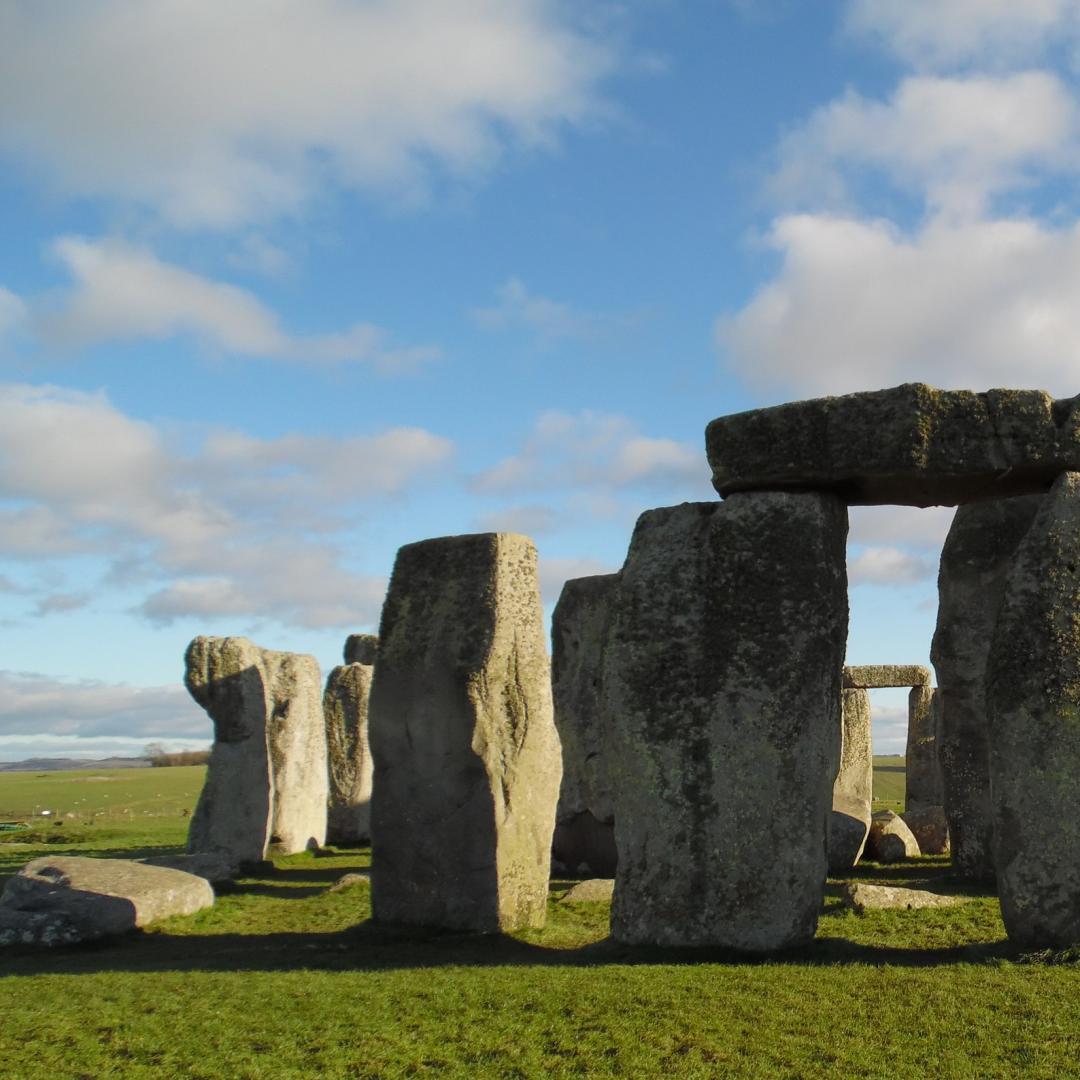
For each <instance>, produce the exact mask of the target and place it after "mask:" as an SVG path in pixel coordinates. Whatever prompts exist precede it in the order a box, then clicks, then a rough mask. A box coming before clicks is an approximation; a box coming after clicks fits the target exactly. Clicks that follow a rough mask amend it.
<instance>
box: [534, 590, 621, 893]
mask: <svg viewBox="0 0 1080 1080" xmlns="http://www.w3.org/2000/svg"><path fill="white" fill-rule="evenodd" d="M618 586H619V575H618V574H600V575H596V576H594V577H586V578H574V579H572V580H570V581H567V582H566V584H565V585H564V586H563V590H562V594H561V595H560V596H559V602H558V603H557V604H556V605H555V611H554V613H553V615H552V621H551V641H552V648H551V684H552V696H553V700H554V705H555V726H556V727H557V728H558V730H559V740H560V741H561V743H562V760H563V777H562V786H561V788H560V789H559V806H558V811H557V813H556V816H555V834H554V837H553V840H552V852H551V854H552V858H553V859H555V860H557V861H558V862H560V863H562V864H563V865H564V866H566V867H568V868H570V869H575V868H577V867H578V866H580V865H582V864H585V865H586V866H587V867H588V868H589V869H590V870H591V871H592V873H594V874H600V875H601V876H603V877H611V876H613V875H614V873H615V861H616V856H615V833H614V820H615V814H614V810H613V807H612V799H611V791H610V788H609V784H608V781H607V777H606V775H605V772H604V768H603V765H604V739H605V731H606V728H605V723H604V690H603V666H604V647H605V644H606V641H607V634H608V628H609V624H610V621H611V606H612V599H613V597H614V595H615V592H616V590H617V589H618Z"/></svg>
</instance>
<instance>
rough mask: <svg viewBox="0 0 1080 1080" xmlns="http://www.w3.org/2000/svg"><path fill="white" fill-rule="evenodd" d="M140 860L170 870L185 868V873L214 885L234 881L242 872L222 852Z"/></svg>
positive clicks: (153, 857) (237, 865)
mask: <svg viewBox="0 0 1080 1080" xmlns="http://www.w3.org/2000/svg"><path fill="white" fill-rule="evenodd" d="M139 862H142V863H145V864H146V865H147V866H164V867H166V868H167V869H169V870H183V871H184V873H185V874H194V875H195V876H196V877H201V878H205V879H206V880H207V881H209V882H211V883H212V884H214V885H218V884H221V883H223V882H226V881H233V880H234V879H235V878H236V877H237V876H238V875H239V873H240V866H239V864H238V863H235V862H233V861H232V860H230V859H228V858H227V857H225V856H224V855H223V854H222V853H221V852H204V853H201V854H198V855H152V856H151V857H149V858H147V859H140V860H139Z"/></svg>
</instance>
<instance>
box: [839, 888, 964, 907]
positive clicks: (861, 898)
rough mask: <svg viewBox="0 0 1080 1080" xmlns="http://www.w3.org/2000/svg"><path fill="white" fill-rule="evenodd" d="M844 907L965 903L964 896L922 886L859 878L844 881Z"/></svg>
mask: <svg viewBox="0 0 1080 1080" xmlns="http://www.w3.org/2000/svg"><path fill="white" fill-rule="evenodd" d="M840 899H841V901H842V902H843V904H844V907H847V908H851V909H852V910H853V911H857V912H859V913H860V914H862V912H864V911H885V910H888V909H892V908H900V909H906V910H908V911H914V910H916V909H918V908H940V907H954V906H955V905H956V904H963V903H966V902H967V901H968V900H969V899H970V898H969V897H966V896H944V895H942V894H941V893H933V892H927V891H926V890H925V889H900V888H895V887H893V886H892V885H867V884H865V883H863V882H861V881H858V882H848V883H847V884H846V885H844V887H843V888H842V889H841V892H840Z"/></svg>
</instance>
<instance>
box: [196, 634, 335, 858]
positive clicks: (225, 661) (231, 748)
mask: <svg viewBox="0 0 1080 1080" xmlns="http://www.w3.org/2000/svg"><path fill="white" fill-rule="evenodd" d="M185 659H186V666H187V670H186V673H185V676H184V682H185V685H186V686H187V688H188V690H189V691H190V692H191V695H192V697H194V698H195V700H196V701H197V702H198V703H199V704H200V705H201V706H202V707H203V708H204V709H205V710H206V711H207V712H208V713H209V714H210V718H211V719H212V720H213V721H214V746H213V749H212V751H211V754H210V764H209V767H208V769H207V773H206V781H205V784H204V786H203V790H202V794H201V795H200V796H199V802H198V805H197V806H196V808H195V813H194V815H193V816H192V819H191V828H190V831H189V833H188V851H189V852H191V853H192V854H196V853H208V852H216V853H220V854H221V855H222V856H223V857H225V858H226V859H228V860H229V861H230V862H232V863H234V864H239V863H247V862H257V861H259V860H261V859H263V858H265V857H266V855H267V853H268V851H270V850H271V849H273V850H275V851H279V852H282V853H285V854H288V853H291V852H296V851H303V850H305V849H307V848H312V847H318V846H321V845H322V844H323V843H325V840H326V798H327V773H326V732H325V726H324V721H323V711H322V700H321V699H322V679H321V677H320V674H319V665H318V664H317V663H316V662H315V659H314V658H313V657H310V656H300V655H297V654H295V653H287V652H273V651H271V650H269V649H260V648H259V647H258V646H257V645H253V644H252V643H251V642H250V641H248V640H247V638H242V637H226V638H215V637H197V638H195V640H194V641H192V643H191V644H190V645H189V646H188V650H187V655H186V658H185Z"/></svg>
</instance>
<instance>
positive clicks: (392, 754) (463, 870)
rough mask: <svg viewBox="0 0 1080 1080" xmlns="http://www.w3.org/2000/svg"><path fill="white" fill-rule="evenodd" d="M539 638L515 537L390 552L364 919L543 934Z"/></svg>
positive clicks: (543, 700) (546, 861)
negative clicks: (368, 907) (368, 908)
mask: <svg viewBox="0 0 1080 1080" xmlns="http://www.w3.org/2000/svg"><path fill="white" fill-rule="evenodd" d="M545 638H546V634H545V627H544V619H543V610H542V608H541V603H540V592H539V588H538V586H537V578H536V549H535V548H534V546H533V544H532V541H531V540H529V539H528V538H527V537H524V536H518V535H515V534H511V533H485V534H480V535H474V536H455V537H445V538H442V539H437V540H426V541H423V542H421V543H417V544H409V545H407V546H406V547H403V548H401V550H400V551H399V552H398V555H397V560H396V562H395V564H394V571H393V576H392V577H391V580H390V589H389V592H388V594H387V597H386V603H385V605H384V607H383V614H382V623H381V626H380V630H379V657H378V662H377V663H376V665H375V679H374V682H373V685H372V690H371V705H370V730H369V738H370V741H371V751H372V755H373V758H374V762H375V778H374V785H373V792H372V842H373V856H372V897H371V899H372V912H373V915H374V916H375V918H377V919H381V920H386V921H390V922H404V923H413V924H423V925H431V926H443V927H449V928H454V929H465V930H478V931H498V930H511V929H514V928H517V927H523V926H542V925H543V923H544V918H545V914H546V906H547V888H548V876H549V875H548V871H549V867H550V859H551V836H552V830H553V828H554V824H555V805H556V802H557V800H558V794H559V781H560V778H561V775H562V760H561V756H560V749H559V738H558V734H557V733H556V730H555V724H554V719H553V715H552V703H551V670H550V664H549V661H548V656H547V649H546V645H545Z"/></svg>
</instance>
